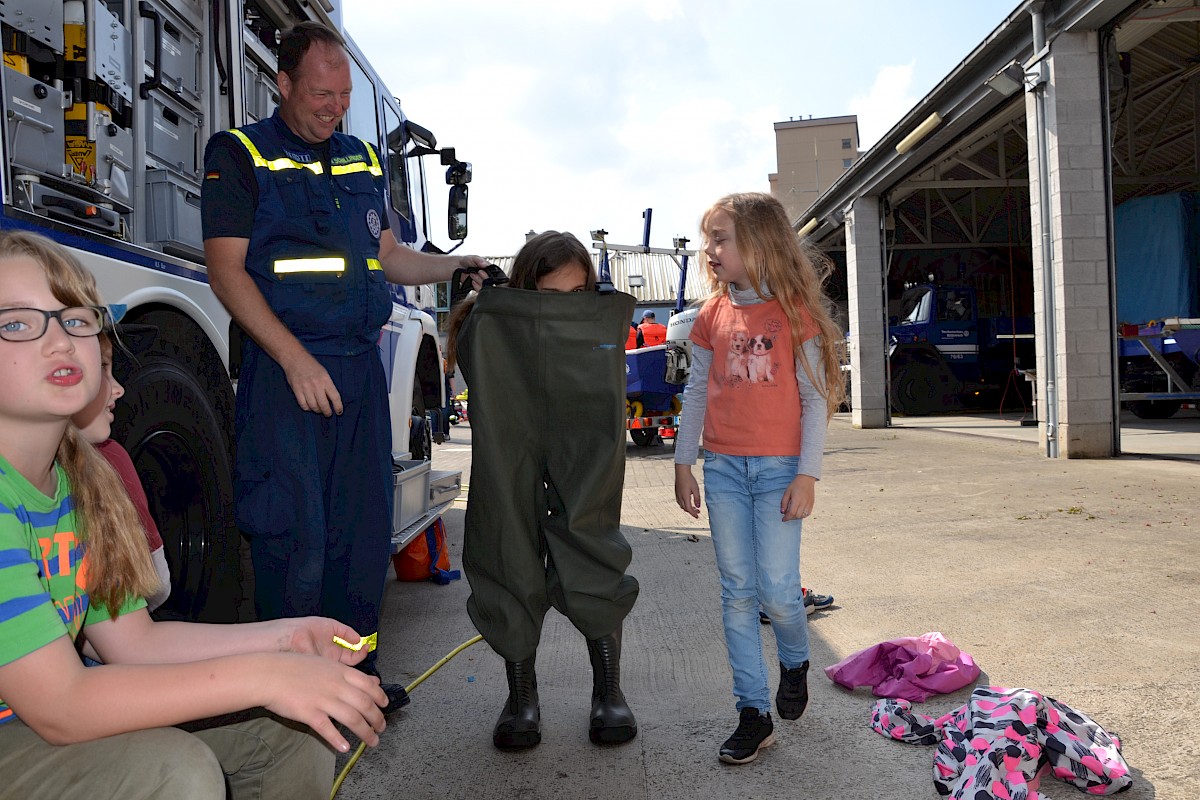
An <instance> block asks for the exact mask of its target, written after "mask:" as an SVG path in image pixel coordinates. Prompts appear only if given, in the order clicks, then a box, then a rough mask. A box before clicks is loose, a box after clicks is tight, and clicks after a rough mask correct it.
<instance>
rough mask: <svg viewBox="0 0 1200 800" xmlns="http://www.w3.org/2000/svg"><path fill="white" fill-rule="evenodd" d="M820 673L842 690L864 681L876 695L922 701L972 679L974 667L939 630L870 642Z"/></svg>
mask: <svg viewBox="0 0 1200 800" xmlns="http://www.w3.org/2000/svg"><path fill="white" fill-rule="evenodd" d="M825 674H826V675H827V676H829V679H830V680H831V681H833V682H834V683H837V684H840V685H841V686H845V687H846V688H847V689H854V688H856V687H859V686H870V687H871V689H872V693H873V694H874V695H875V696H876V697H899V698H901V699H904V700H911V701H912V702H914V703H923V702H925V701H926V700H928V699H929V698H930V697H931V696H933V695H935V694H946V693H948V692H953V691H955V690H957V689H961V688H962V687H964V686H968V685H970V684H972V683H974V682H975V679H976V678H978V677H979V667H977V666H975V660H974V659H973V658H971V656H970V654H969V653H964V652H962V651H961V650H959V649H958V648H957V647H955V646H954V644H952V643H951V642H950V640H949V639H947V638H946V637H945V636H942V634H940V633H926V634H924V635H922V636H906V637H903V638H900V639H891V640H889V641H886V642H881V643H879V644H876V645H871V646H870V647H868V648H866V649H864V650H859V651H858V652H857V653H853V654H851V655H849V656H847V657H846V658H844V659H842V660H841V661H839V662H838V663H836V664H833V665H832V666H828V667H826V668H825Z"/></svg>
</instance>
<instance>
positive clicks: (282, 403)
mask: <svg viewBox="0 0 1200 800" xmlns="http://www.w3.org/2000/svg"><path fill="white" fill-rule="evenodd" d="M316 358H317V360H318V361H320V362H321V364H322V365H323V366H324V367H325V369H326V370H328V372H329V375H330V377H331V378H332V379H333V382H334V384H335V385H336V386H337V388H338V392H340V394H341V397H342V404H343V406H344V411H343V413H342V414H340V415H336V414H335V415H334V416H332V417H325V416H322V415H321V414H319V413H314V412H311V411H304V410H302V409H301V408H300V406H299V405H298V404H297V402H296V396H295V394H294V393H293V392H292V390H291V388H290V387H289V386H288V384H287V380H286V378H285V377H284V373H283V369H282V368H281V367H280V366H279V364H278V363H276V362H275V360H274V359H272V358H271V357H270V356H268V355H267V354H266V353H264V352H263V351H262V350H261V349H260V348H259V347H258V346H257V345H254V344H253V343H247V345H246V346H245V350H244V361H243V366H242V372H241V379H240V381H239V384H238V393H237V406H236V416H235V421H236V430H237V437H238V441H237V475H236V480H235V487H234V489H235V496H236V503H237V508H236V512H237V521H238V526H239V527H240V528H241V529H242V531H243V532H244V533H245V534H247V535H248V536H249V538H250V544H251V554H252V555H253V558H254V607H255V610H256V611H257V613H258V618H259V619H279V618H281V617H299V616H307V615H312V614H316V615H320V616H326V617H332V618H334V619H337V620H340V621H341V622H344V623H346V624H347V625H350V626H351V627H353V628H354V629H355V630H357V631H358V632H359V633H360V634H362V635H364V636H365V635H367V634H370V633H375V632H377V631H378V630H379V606H380V603H381V602H382V600H383V586H384V581H385V580H386V577H387V567H388V560H389V557H390V556H391V508H392V474H391V441H392V438H391V420H390V417H389V415H388V401H387V388H386V381H385V378H384V372H383V363H382V361H381V360H380V357H379V353H378V351H377V350H375V349H371V350H370V351H368V352H366V353H364V354H362V355H359V356H349V357H341V356H338V357H331V356H317V357H316ZM372 655H373V654H372Z"/></svg>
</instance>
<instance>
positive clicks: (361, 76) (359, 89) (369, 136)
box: [346, 56, 379, 151]
mask: <svg viewBox="0 0 1200 800" xmlns="http://www.w3.org/2000/svg"><path fill="white" fill-rule="evenodd" d="M350 79H351V80H352V81H353V82H354V91H352V92H351V93H350V109H349V113H348V114H347V115H346V116H347V117H348V118H349V124H348V126H347V132H348V133H350V134H351V135H353V136H357V137H358V138H360V139H362V140H363V141H364V142H367V143H368V144H370V145H371V146H372V147H374V148H375V150H376V151H378V150H379V112H378V110H377V105H376V97H375V86H374V85H373V84H372V83H371V78H370V77H369V76H368V75H367V73H366V72H365V71H364V70H363V68H362V67H360V66H359V65H358V62H357V61H355V60H354V57H353V56H351V57H350Z"/></svg>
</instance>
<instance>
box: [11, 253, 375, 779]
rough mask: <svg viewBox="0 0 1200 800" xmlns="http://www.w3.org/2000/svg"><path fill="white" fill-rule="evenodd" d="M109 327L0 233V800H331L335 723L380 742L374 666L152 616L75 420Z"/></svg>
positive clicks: (93, 390)
mask: <svg viewBox="0 0 1200 800" xmlns="http://www.w3.org/2000/svg"><path fill="white" fill-rule="evenodd" d="M105 318H106V317H105V313H104V311H103V307H102V306H101V301H100V298H99V295H98V293H97V291H96V285H95V282H94V280H93V278H92V276H91V275H90V274H89V273H88V272H87V271H86V270H85V269H84V268H83V267H82V266H81V265H80V264H79V263H78V262H77V261H76V260H75V259H74V258H73V257H72V256H71V255H70V254H69V253H68V252H67V251H65V250H63V249H62V248H61V247H59V246H58V245H56V244H55V243H53V242H52V241H50V240H49V239H46V238H44V237H41V236H38V235H36V234H29V233H23V232H6V233H0V364H2V367H0V369H2V370H3V372H2V374H3V380H4V391H2V392H0V774H3V775H4V776H5V780H4V781H3V784H2V785H0V798H9V797H11V798H17V797H22V798H23V797H60V798H65V797H84V796H86V797H122V798H141V797H173V798H211V797H224V796H226V787H227V786H228V787H229V789H230V791H231V793H232V796H233V797H239V796H254V797H260V796H261V797H267V796H270V797H281V798H282V797H305V798H313V800H317V799H318V798H320V799H321V800H323V798H326V797H328V796H329V792H330V789H331V787H332V784H333V777H334V754H333V750H332V749H330V748H333V749H336V750H339V751H341V752H346V751H348V750H349V747H350V745H349V743H348V742H347V741H346V738H345V736H344V734H343V733H342V732H341V731H339V729H338V727H337V725H339V724H340V725H343V726H345V728H347V729H348V730H349V731H350V732H351V733H352V734H354V735H356V736H358V737H360V738H362V739H363V740H365V741H366V742H367V743H368V744H370V745H372V746H374V745H375V744H377V743H378V741H379V736H378V734H379V732H380V731H382V730H383V728H384V720H383V715H382V713H381V711H380V707H381V706H383V705H385V704H386V703H387V698H386V696H385V695H384V694H383V692H382V691H381V690H380V688H379V685H378V682H377V681H376V680H374V679H372V678H370V677H368V676H366V675H364V674H363V673H361V672H359V671H358V670H355V669H353V668H351V666H350V665H352V664H354V663H356V662H358V661H360V660H362V658H363V657H364V656H365V655H366V650H365V649H362V650H360V651H357V652H355V651H351V650H349V649H345V648H343V647H339V646H338V645H337V644H336V643H335V642H334V637H335V636H336V637H340V638H342V639H344V640H347V641H350V642H355V641H358V640H359V638H360V637H359V635H358V634H357V633H356V632H355V631H353V630H351V629H350V628H349V627H348V626H346V625H343V624H341V623H338V622H335V621H334V620H329V619H322V618H317V617H309V618H302V619H284V620H275V621H271V622H262V623H252V624H244V625H202V624H194V623H184V622H155V621H154V620H152V619H151V618H150V616H149V614H148V613H147V612H146V603H145V600H143V599H142V598H143V597H145V596H147V595H149V594H151V593H153V592H154V590H155V589H156V588H157V587H158V583H159V579H158V576H157V574H156V572H155V570H154V566H153V565H152V563H151V560H150V555H149V552H148V551H147V548H146V539H145V536H144V534H143V532H142V526H141V524H140V523H139V520H138V516H137V512H136V511H135V510H134V507H133V504H132V503H131V502H130V500H129V496H128V494H127V493H126V491H125V489H124V487H123V485H122V484H121V481H120V478H119V477H118V476H117V473H116V472H115V471H114V470H113V468H112V467H111V466H109V464H108V463H107V462H106V461H105V459H104V458H103V457H102V456H101V455H100V454H99V453H98V452H97V451H96V449H95V448H94V447H92V446H91V445H90V444H88V443H87V442H86V441H85V440H84V439H83V438H82V436H81V434H80V432H79V430H78V429H77V428H76V427H75V426H74V425H73V424H72V423H71V418H72V416H73V415H75V414H78V413H79V412H80V411H81V410H83V409H84V408H85V407H86V406H88V404H90V403H92V402H93V400H94V398H95V397H96V395H97V394H98V393H99V392H100V390H101V386H102V376H103V370H102V366H101V351H100V344H99V341H98V338H97V335H98V334H99V333H100V332H101V330H102V329H103V327H104V323H105ZM85 645H86V646H88V647H89V648H90V649H92V650H94V651H95V653H96V654H98V655H99V657H100V659H101V660H103V662H104V664H103V665H102V666H97V667H92V668H85V667H84V665H83V663H82V660H81V658H80V650H81V649H82V648H83V647H84V646H85ZM235 712H248V713H244V714H240V715H238V716H237V717H236V719H237V721H235V722H230V721H229V720H230V718H229V717H226V718H225V719H222V720H215V719H213V718H215V717H218V716H221V715H231V714H235ZM185 723H187V724H188V728H189V731H190V732H185V731H184V730H182V729H180V728H176V727H174V726H177V725H182V724H185ZM221 723H226V724H221ZM297 723H298V724H297ZM322 739H324V742H325V743H327V745H326V744H325V743H323V742H322V741H321V740H322Z"/></svg>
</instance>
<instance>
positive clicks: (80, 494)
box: [0, 231, 161, 614]
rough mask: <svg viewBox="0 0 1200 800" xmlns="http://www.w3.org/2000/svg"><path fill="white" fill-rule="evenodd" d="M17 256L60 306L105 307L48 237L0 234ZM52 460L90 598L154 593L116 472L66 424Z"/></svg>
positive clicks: (118, 602) (88, 278)
mask: <svg viewBox="0 0 1200 800" xmlns="http://www.w3.org/2000/svg"><path fill="white" fill-rule="evenodd" d="M20 257H28V258H31V259H33V260H34V261H36V262H37V263H38V264H39V265H40V266H41V267H42V269H43V270H44V271H45V273H46V278H47V280H48V281H49V283H50V291H51V292H52V293H53V294H54V297H55V298H56V299H57V300H58V301H59V302H60V303H62V304H63V305H65V306H68V307H70V306H98V305H103V303H102V302H101V300H100V293H99V291H98V290H97V289H96V280H95V278H93V277H92V274H91V273H90V272H88V271H87V270H86V269H85V268H84V267H83V265H82V264H80V263H79V261H77V260H76V259H75V257H74V256H72V255H71V254H70V253H69V252H67V251H66V250H64V249H63V248H62V247H60V246H59V245H57V244H56V243H54V242H53V241H51V240H50V239H47V238H46V237H44V236H40V235H38V234H35V233H26V232H22V231H10V232H5V233H2V234H0V261H3V260H4V259H9V258H20ZM55 459H56V460H57V461H58V463H59V465H60V466H62V468H63V469H64V470H65V471H66V473H67V478H68V479H69V480H70V482H71V494H72V497H73V499H74V502H75V524H76V532H75V533H76V536H78V537H79V539H80V541H81V542H83V543H85V544H84V547H85V548H86V549H85V551H84V552H85V557H86V558H87V590H88V594H89V595H90V597H91V600H92V602H95V603H100V604H103V605H104V606H105V607H107V609H108V611H109V613H110V614H116V612H117V611H118V610H119V609H120V608H121V606H122V605H124V604H125V603H126V602H127V601H128V600H129V598H130V597H131V596H138V597H147V596H149V595H152V594H154V592H155V591H157V590H158V589H159V587H160V585H161V584H160V581H159V579H158V574H157V573H156V572H155V570H154V564H153V562H151V560H150V550H149V548H148V547H147V545H146V535H145V533H144V532H143V530H142V523H141V520H140V519H139V517H138V514H137V510H136V509H135V508H134V506H133V502H132V501H131V500H130V499H129V494H128V493H127V492H126V491H125V484H124V483H122V482H121V478H120V476H119V475H117V471H116V470H115V469H113V468H112V465H110V464H109V463H108V461H107V460H106V459H105V458H104V456H102V455H100V453H99V451H97V450H96V448H95V447H93V446H92V445H91V444H90V443H89V442H88V441H87V440H85V439H84V438H83V436H82V435H81V434H80V432H79V429H78V428H76V427H75V426H74V425H73V424H68V425H67V430H66V432H65V433H64V434H63V438H62V441H61V442H59V445H58V452H57V454H56V455H55Z"/></svg>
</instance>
